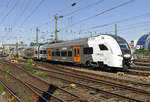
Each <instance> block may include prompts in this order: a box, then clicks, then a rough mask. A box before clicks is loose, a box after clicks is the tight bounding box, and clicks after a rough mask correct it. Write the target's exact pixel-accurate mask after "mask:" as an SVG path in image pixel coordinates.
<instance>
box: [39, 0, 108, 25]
mask: <svg viewBox="0 0 150 102" xmlns="http://www.w3.org/2000/svg"><path fill="white" fill-rule="evenodd" d="M103 1H105V0H98V1H96V2H94V3H91V4H88V5H87V6H85V7H82V8H79V9H77V10H74V11H71V12H69V13H66V14H64V15H63V16H64V18H65V17H67V16H71V15H72V14H74V13H77V12H80V11H82V10H85V9H87V8H90V7H93V6H96V5H98V4H101V3H102V2H103ZM52 21H54V19H53V20H52ZM49 22H50V21H48V22H45V23H42V24H40V25H38V27H42V26H45V25H47V24H49Z"/></svg>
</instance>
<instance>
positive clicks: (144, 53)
mask: <svg viewBox="0 0 150 102" xmlns="http://www.w3.org/2000/svg"><path fill="white" fill-rule="evenodd" d="M134 54H141V55H144V56H150V51H148V50H136V51H135V52H134Z"/></svg>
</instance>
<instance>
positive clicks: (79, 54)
mask: <svg viewBox="0 0 150 102" xmlns="http://www.w3.org/2000/svg"><path fill="white" fill-rule="evenodd" d="M78 56H80V49H79V48H78Z"/></svg>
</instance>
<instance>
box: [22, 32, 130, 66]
mask: <svg viewBox="0 0 150 102" xmlns="http://www.w3.org/2000/svg"><path fill="white" fill-rule="evenodd" d="M23 55H24V56H23V57H24V58H32V59H33V60H40V61H58V62H67V63H69V62H70V63H75V64H81V65H86V66H97V67H99V68H106V67H110V68H121V69H127V68H129V67H130V65H131V63H132V57H133V56H132V54H131V50H130V47H129V45H128V43H127V41H126V40H125V39H123V38H122V37H120V36H116V35H111V34H101V35H98V36H94V37H89V38H82V39H77V40H72V41H64V42H60V43H53V44H44V45H36V46H33V47H30V48H28V49H25V50H24V54H23Z"/></svg>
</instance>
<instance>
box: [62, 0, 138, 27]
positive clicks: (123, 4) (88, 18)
mask: <svg viewBox="0 0 150 102" xmlns="http://www.w3.org/2000/svg"><path fill="white" fill-rule="evenodd" d="M134 1H136V0H129V1H127V2H124V3H122V4H119V5H117V6H115V7H112V8H110V9H107V10H105V11H103V12H100V13H98V14H96V15H94V16H90V17H87V18H85V19H82V20H80V21H78V22H76V23H74V24H71V25H69V26H67V27H65V28H68V27H72V26H74V25H77V24H80V23H82V22H85V21H88V20H91V19H93V18H95V17H97V16H100V15H102V14H105V13H107V12H109V11H112V10H115V9H117V8H120V7H122V6H125V5H127V4H130V3H132V2H134ZM65 28H63V29H65Z"/></svg>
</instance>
